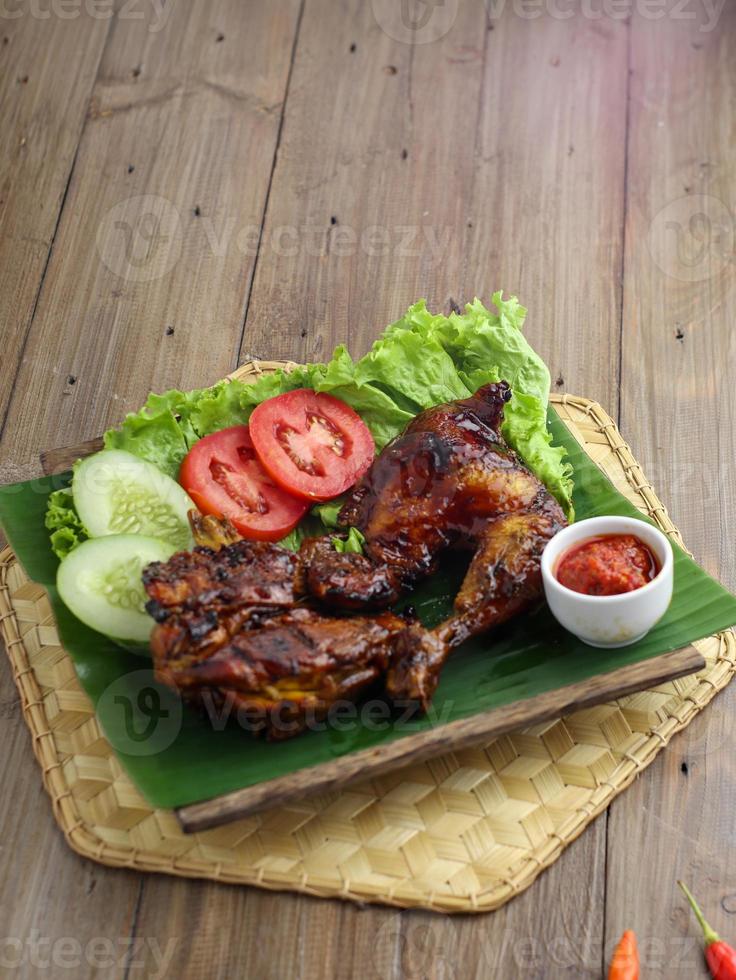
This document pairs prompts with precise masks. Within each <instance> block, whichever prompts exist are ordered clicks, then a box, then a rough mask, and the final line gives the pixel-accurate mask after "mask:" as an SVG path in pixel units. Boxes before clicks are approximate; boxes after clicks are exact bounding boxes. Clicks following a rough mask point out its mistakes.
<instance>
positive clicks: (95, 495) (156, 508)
mask: <svg viewBox="0 0 736 980" xmlns="http://www.w3.org/2000/svg"><path fill="white" fill-rule="evenodd" d="M72 493H73V495H74V506H75V507H76V509H77V513H78V514H79V517H80V519H81V521H82V524H84V526H85V527H86V528H87V531H88V532H89V534H90V536H91V537H93V538H98V537H102V536H103V535H107V534H145V535H148V536H149V537H152V538H158V539H159V540H161V541H168V542H170V543H171V544H172V545H173V546H174V547H175V548H176V549H177V550H184V549H188V548H191V547H192V546H193V544H194V539H193V538H192V532H191V531H190V529H189V522H188V520H187V511H188V510H191V509H192V508H193V507H194V503H193V502H192V500H191V499H190V497H189V496H188V495H187V494H186V493H185V492H184V490H182V488H181V487H180V486H179V484H178V483H177V482H176V481H175V480H172V479H171V477H170V476H167V475H166V474H165V473H162V472H161V470H159V469H158V468H157V467H156V466H154V465H153V463H148V462H147V461H146V460H145V459H140V458H139V457H138V456H133V454H132V453H126V452H125V450H123V449H104V450H103V451H102V452H101V453H95V455H94V456H89V457H88V458H87V459H85V460H82V462H81V463H79V464H78V465H77V467H76V469H75V470H74V479H73V480H72Z"/></svg>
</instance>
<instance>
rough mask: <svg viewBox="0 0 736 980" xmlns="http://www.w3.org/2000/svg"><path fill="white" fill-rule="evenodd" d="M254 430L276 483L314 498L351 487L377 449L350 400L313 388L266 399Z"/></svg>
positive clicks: (255, 415)
mask: <svg viewBox="0 0 736 980" xmlns="http://www.w3.org/2000/svg"><path fill="white" fill-rule="evenodd" d="M250 434H251V438H252V439H253V445H254V446H255V447H256V452H257V453H258V457H259V459H260V460H261V462H262V463H263V465H264V467H265V468H266V469H267V470H268V472H269V473H270V475H271V476H272V477H273V479H274V480H275V481H276V483H278V484H279V486H281V487H283V488H284V489H285V490H288V491H289V493H293V494H294V495H295V496H297V497H301V498H303V499H304V500H310V501H320V500H329V499H330V498H331V497H337V496H338V494H341V493H343V491H345V490H347V489H348V487H351V486H352V485H353V484H354V483H355V481H356V480H358V479H359V478H360V477H361V476H362V475H363V474H364V473H365V471H366V470H367V469H368V467H369V466H370V465H371V462H372V460H373V456H374V455H375V451H376V447H375V445H374V443H373V436H372V435H371V433H370V430H369V428H368V426H367V425H366V424H365V422H364V421H363V420H362V419H361V417H360V416H359V415H356V413H355V412H354V411H353V410H352V408H350V406H349V405H346V404H345V402H342V401H340V399H339V398H333V396H332V395H327V394H325V393H323V392H316V391H312V390H311V388H297V389H296V390H295V391H287V392H286V393H285V394H283V395H276V397H275V398H269V399H268V400H267V401H265V402H261V404H260V405H258V406H257V407H256V408H254V409H253V414H252V415H251V417H250Z"/></svg>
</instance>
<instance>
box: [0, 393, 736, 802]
mask: <svg viewBox="0 0 736 980" xmlns="http://www.w3.org/2000/svg"><path fill="white" fill-rule="evenodd" d="M549 425H550V427H551V430H552V432H553V436H554V439H555V442H557V443H560V444H563V445H564V446H565V447H566V448H567V450H568V452H569V454H570V460H571V462H572V464H573V467H574V473H575V487H576V490H575V496H574V504H575V510H576V514H577V518H578V519H582V518H585V517H594V516H597V515H601V514H625V515H630V516H635V517H636V516H638V517H641V516H642V515H641V514H640V513H639V511H637V510H636V508H635V507H633V506H632V505H631V504H630V503H629V502H628V501H627V500H626V499H625V498H624V497H623V496H622V495H621V494H620V493H618V491H617V490H616V489H615V488H614V487H613V486H612V484H611V483H610V482H609V481H608V479H607V478H606V477H605V476H604V475H603V474H602V473H601V472H600V470H598V469H597V467H596V466H595V464H594V463H593V462H592V461H591V460H590V459H589V457H588V456H587V455H586V454H585V453H584V452H583V450H582V449H581V447H580V445H579V444H578V442H577V441H576V440H575V438H574V437H573V436H572V435H571V434H570V432H569V431H568V430H567V428H566V427H565V425H564V424H563V423H562V422H561V421H560V419H559V417H558V416H557V414H556V413H555V412H554V410H553V409H552V408H550V410H549ZM65 481H66V478H65V476H64V475H62V476H60V477H47V478H43V479H40V480H35V481H31V482H30V483H21V484H15V485H12V486H6V487H2V488H0V523H2V525H3V527H4V529H5V533H6V534H7V537H8V540H9V541H10V543H11V545H12V547H13V549H14V550H15V553H16V555H17V557H18V559H19V560H20V562H21V563H22V565H23V566H24V568H25V570H26V572H27V574H28V575H29V577H30V578H31V579H33V580H34V581H35V582H38V583H40V584H42V585H43V586H44V587H45V588H46V589H47V590H48V593H49V596H50V598H51V603H52V605H53V609H54V614H55V616H56V621H57V623H58V626H59V632H60V635H61V640H62V643H63V645H64V647H65V648H66V650H68V651H69V654H70V655H71V657H72V659H73V661H74V665H75V667H76V670H77V673H78V675H79V679H80V681H81V684H82V686H83V687H84V689H85V691H86V692H87V694H88V695H89V697H90V698H91V700H92V701H93V703H94V704H95V706H96V711H97V716H98V718H99V721H100V724H101V725H102V728H103V730H104V732H105V734H106V736H107V738H108V739H109V741H110V743H111V745H112V747H113V749H114V750H115V752H116V754H117V756H118V758H119V759H120V762H121V764H122V766H123V767H124V769H125V770H126V771H127V772H128V774H129V775H130V777H131V779H132V780H133V782H134V783H135V784H136V786H137V787H138V788H139V789H140V791H141V792H142V793H143V795H144V796H145V797H146V799H147V800H148V801H149V803H151V804H152V805H153V806H158V807H175V806H182V805H185V804H188V803H194V802H197V801H200V800H204V799H208V798H210V797H213V796H217V795H219V794H221V793H226V792H229V791H231V790H234V789H238V788H240V787H244V786H251V785H253V784H255V783H259V782H262V781H264V780H267V779H272V778H275V777H277V776H282V775H286V774H287V773H290V772H294V771H296V770H299V769H302V768H305V767H308V766H314V765H317V764H318V763H320V762H325V761H328V760H330V759H333V758H335V757H338V756H342V755H345V754H346V753H350V752H355V751H358V750H360V749H366V748H370V747H372V746H377V745H380V744H382V743H386V742H389V741H393V740H394V739H398V738H402V737H404V736H406V735H408V734H411V733H414V732H417V731H421V730H423V729H426V728H427V727H429V726H431V725H437V724H445V723H447V722H450V721H454V720H457V719H460V718H466V717H469V716H471V715H475V714H477V713H479V712H482V711H487V710H489V709H492V708H497V707H500V706H502V705H505V704H509V703H511V702H514V701H518V700H521V699H524V698H529V697H532V696H534V695H537V694H541V693H543V692H544V691H548V690H551V689H554V688H557V687H562V686H564V685H567V684H572V683H575V682H577V681H582V680H584V679H586V678H588V677H591V676H594V675H597V674H603V673H607V672H609V671H612V670H615V669H617V668H619V667H623V666H626V665H628V664H633V663H636V662H639V661H641V660H646V659H648V658H650V657H654V656H657V655H658V654H661V653H665V652H667V651H669V650H675V649H678V648H679V647H682V646H685V645H687V644H688V643H690V642H692V641H693V640H697V639H701V638H702V637H705V636H709V635H710V634H712V633H715V632H717V631H719V630H722V629H725V628H726V627H729V626H731V625H732V624H734V623H736V598H734V597H733V596H732V595H731V594H730V593H728V592H727V591H726V590H725V589H723V588H722V587H721V586H720V585H719V584H718V583H717V582H716V581H714V579H712V578H711V577H710V576H709V575H707V574H706V573H705V572H704V571H703V570H702V569H700V568H699V567H698V566H697V565H696V564H695V562H694V561H692V560H691V559H690V558H689V557H688V556H687V555H685V554H684V553H683V552H682V551H681V550H680V549H678V548H677V547H675V587H674V596H673V600H672V604H671V606H670V609H669V611H668V612H667V614H666V616H665V617H664V618H663V619H662V620H661V621H660V622H659V624H658V625H657V626H656V627H655V629H653V630H652V631H651V632H650V633H649V634H648V635H647V636H646V637H645V638H644V639H643V640H641V641H640V642H639V643H636V644H634V645H632V646H629V647H624V648H622V649H619V650H597V649H593V648H591V647H588V646H585V645H584V644H582V643H580V642H579V641H578V640H577V639H575V637H573V636H572V635H571V634H569V633H567V632H565V630H563V629H562V628H561V627H560V626H559V625H558V624H557V623H556V621H555V620H554V619H553V617H552V616H551V614H550V613H549V611H548V610H547V608H546V607H545V606H544V605H542V606H541V607H540V608H539V609H537V610H536V611H535V612H533V613H531V614H529V615H526V616H523V617H519V618H518V619H517V620H516V621H514V622H512V623H509V624H508V625H507V626H505V627H503V628H501V629H499V630H498V631H496V632H495V633H493V634H490V635H487V636H485V637H481V638H479V639H476V640H473V641H471V642H469V643H467V644H465V645H464V646H463V647H461V648H460V649H459V650H457V651H456V652H455V653H454V654H453V656H452V657H451V658H450V660H449V661H448V663H447V665H446V667H445V669H444V671H443V674H442V679H441V682H440V685H439V688H438V690H437V693H436V695H435V698H434V703H433V705H432V710H431V712H430V714H429V715H428V716H427V717H424V718H411V719H407V718H405V717H397V716H396V715H389V711H388V706H387V705H385V704H383V703H382V702H381V701H380V700H373V701H372V702H370V707H367V706H365V705H363V706H360V705H359V706H357V707H356V708H355V709H354V710H346V711H345V712H341V713H340V714H339V715H338V716H336V717H335V718H333V719H332V720H331V724H330V725H329V727H325V729H324V730H321V731H309V732H307V733H305V734H303V735H301V736H299V737H298V738H295V739H292V740H287V741H283V742H273V743H264V742H263V741H261V740H258V739H256V738H253V737H252V736H251V735H250V734H249V733H248V732H247V731H244V730H243V729H244V727H247V726H246V725H245V723H244V719H240V722H241V723H240V724H238V723H237V721H236V720H233V719H232V718H230V720H229V721H228V720H227V719H226V717H225V716H224V715H223V714H222V713H218V712H217V711H216V710H215V709H214V708H213V709H212V711H210V713H209V716H208V715H207V714H204V713H202V712H201V711H199V710H195V709H193V708H191V707H188V706H183V705H182V703H181V701H180V700H179V698H178V697H177V695H176V694H174V693H173V692H170V691H169V690H168V689H166V688H164V687H162V686H160V685H158V684H157V683H155V682H154V681H153V679H152V674H151V670H150V661H149V660H148V659H147V658H146V657H145V656H140V655H136V654H133V653H131V652H129V651H127V650H124V649H122V648H121V647H119V646H116V645H115V644H114V643H112V642H111V641H110V640H108V639H106V638H105V637H104V636H101V635H100V634H98V633H95V632H93V631H92V630H90V629H88V628H87V627H86V626H84V625H83V624H82V623H80V622H79V621H78V620H77V619H76V618H75V617H74V616H73V615H72V614H71V613H70V612H69V611H68V610H67V609H66V607H65V606H64V605H63V603H62V602H61V601H60V600H59V596H58V594H57V592H56V588H55V584H54V582H55V577H56V568H57V560H56V558H55V556H54V555H53V554H52V552H51V549H50V547H49V541H48V535H47V531H46V529H45V527H44V522H43V519H44V513H45V510H46V501H47V497H48V495H49V493H50V492H51V491H52V490H53V489H56V488H57V487H58V486H60V485H62V484H63V483H65ZM462 572H463V569H462V567H460V566H458V565H457V564H453V563H448V564H446V565H445V566H443V567H442V569H441V571H440V572H439V573H438V574H437V575H435V576H434V577H433V578H432V579H431V580H430V581H428V582H425V583H423V585H422V586H421V587H420V588H418V589H417V590H416V591H415V592H414V593H413V594H412V596H411V598H410V600H408V601H410V602H411V604H412V605H414V606H415V608H416V609H417V611H418V613H419V616H420V618H421V619H423V620H424V622H425V623H427V624H429V625H432V624H434V623H437V622H438V621H440V620H441V619H442V618H444V617H445V616H446V615H447V613H448V612H449V610H450V608H451V604H452V599H453V596H454V593H455V591H456V588H457V586H458V584H459V581H460V578H461V576H462Z"/></svg>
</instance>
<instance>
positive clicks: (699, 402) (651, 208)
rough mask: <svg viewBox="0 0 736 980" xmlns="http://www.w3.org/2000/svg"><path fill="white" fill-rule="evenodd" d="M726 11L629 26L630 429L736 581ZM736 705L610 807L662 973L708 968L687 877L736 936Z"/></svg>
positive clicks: (616, 854) (622, 906) (711, 718)
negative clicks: (686, 891) (713, 21)
mask: <svg viewBox="0 0 736 980" xmlns="http://www.w3.org/2000/svg"><path fill="white" fill-rule="evenodd" d="M719 9H720V18H719V19H718V22H717V25H716V27H715V28H714V29H713V30H710V31H707V30H703V29H702V28H703V27H705V26H707V22H706V21H705V20H704V19H703V16H702V15H703V11H700V10H698V15H697V16H696V18H695V19H693V20H690V19H683V18H678V17H675V16H674V14H673V13H672V5H668V13H669V14H670V16H665V17H663V18H662V19H660V20H658V21H657V22H656V23H654V22H652V21H649V20H647V19H646V18H644V17H635V19H634V21H633V23H632V70H633V75H632V90H631V131H630V141H629V146H630V156H629V166H628V196H627V224H626V275H625V294H624V295H625V298H624V317H623V378H622V401H621V404H622V412H621V428H622V431H623V433H624V435H625V437H626V438H627V439H628V440H629V441H630V443H631V445H632V447H633V450H634V452H635V454H636V455H637V457H638V458H639V459H640V460H641V462H642V465H643V467H644V468H645V470H646V472H647V474H648V475H650V476H651V477H652V479H653V482H654V483H655V485H656V486H657V489H658V491H659V492H660V493H661V495H662V496H663V498H664V499H665V500H666V501H669V502H670V505H671V512H672V515H673V518H674V519H675V521H676V522H677V523H678V524H679V526H680V528H681V530H682V532H683V535H684V538H685V540H686V541H687V543H688V546H689V547H690V548H692V550H693V551H694V552H695V555H696V557H697V558H698V559H699V560H700V561H701V562H702V563H703V564H704V565H705V567H706V568H708V570H709V571H710V572H711V573H713V574H715V575H717V576H719V577H720V579H721V580H722V581H723V582H724V584H725V585H726V586H728V587H730V588H732V589H733V588H735V587H736V548H734V543H735V538H734V528H733V513H734V510H735V508H736V479H735V478H734V470H733V456H734V436H733V433H734V427H735V426H736V391H735V390H734V385H733V371H734V367H735V366H736V348H735V347H734V331H733V323H734V318H735V317H736V295H735V294H734V289H733V282H734V279H733V254H734V241H735V239H734V218H733V212H732V204H733V201H734V197H735V195H736V170H734V166H733V147H732V139H731V136H730V134H731V133H732V132H733V129H734V125H736V103H735V102H734V76H733V45H734V41H735V40H736V9H734V8H733V6H728V5H726V6H723V7H720V8H719ZM644 405H646V410H644ZM694 473H697V477H696V478H693V476H692V474H694ZM735 710H736V691H734V690H733V685H732V686H731V688H728V689H727V690H726V691H725V692H724V693H722V694H720V695H719V696H718V698H717V699H716V700H715V701H714V703H713V704H712V706H711V707H710V708H708V710H707V711H705V712H703V714H702V715H700V716H699V717H698V718H696V719H695V721H694V722H693V723H692V724H691V725H690V726H689V727H688V728H687V729H686V730H685V732H683V734H681V735H680V736H678V738H677V739H676V740H675V741H674V742H673V743H672V745H671V747H670V749H669V750H668V751H667V752H666V753H663V754H662V757H661V758H659V759H658V760H657V762H656V763H655V765H653V766H652V768H651V769H650V770H649V771H648V772H647V773H646V775H645V776H644V777H643V778H642V779H640V780H638V781H637V783H635V784H634V785H633V786H632V787H631V789H630V790H629V791H628V792H627V793H625V794H623V795H622V796H621V797H620V798H619V799H617V800H616V802H615V803H614V804H613V806H612V808H611V812H610V822H609V842H608V861H607V868H608V873H607V894H608V903H607V916H606V945H607V947H608V948H609V950H610V947H611V946H612V944H613V943H614V942H615V941H616V938H617V936H618V935H619V934H620V932H621V931H622V930H623V929H624V928H625V927H627V926H635V927H636V929H637V931H638V932H639V935H640V937H641V940H642V942H643V945H644V955H643V971H642V975H646V976H647V977H651V978H652V980H656V978H671V977H673V976H675V975H683V976H688V977H696V976H703V977H705V976H707V975H708V973H707V970H706V969H705V966H704V963H703V959H702V955H701V952H700V939H699V931H698V927H697V924H696V923H695V920H694V919H693V918H692V916H691V915H690V913H689V912H688V911H687V909H686V905H685V901H684V898H683V896H682V895H681V894H680V892H679V890H678V889H677V887H676V879H677V878H678V877H680V878H684V879H685V880H686V881H687V882H688V883H689V884H690V887H691V889H692V890H693V891H694V892H695V893H696V894H697V895H698V897H699V899H700V900H701V901H702V903H703V907H704V909H705V910H706V915H707V916H708V918H710V920H711V922H712V924H713V926H714V928H715V929H716V930H720V931H721V932H722V933H723V934H724V935H728V934H729V932H730V933H731V934H732V933H733V914H732V913H733V905H732V892H733V887H732V883H733V881H734V877H735V876H736V852H735V851H734V847H733V813H734V809H735V808H736V779H734V778H733V715H734V711H735ZM642 870H644V873H642Z"/></svg>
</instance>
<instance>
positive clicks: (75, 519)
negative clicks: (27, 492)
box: [45, 487, 89, 558]
mask: <svg viewBox="0 0 736 980" xmlns="http://www.w3.org/2000/svg"><path fill="white" fill-rule="evenodd" d="M45 524H46V527H47V528H48V529H49V531H51V535H50V537H51V550H52V551H53V552H54V554H55V555H56V556H57V558H66V556H67V555H68V554H69V552H70V551H74V549H75V548H76V547H77V545H80V544H81V543H82V542H83V541H86V540H87V538H88V537H89V535H88V534H87V530H86V528H85V526H84V524H82V522H81V521H80V519H79V515H78V514H77V512H76V510H75V508H74V498H73V497H72V491H71V488H70V487H64V488H63V489H61V490H55V491H54V492H53V493H52V494H51V495H50V496H49V502H48V507H47V509H46V519H45Z"/></svg>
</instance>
